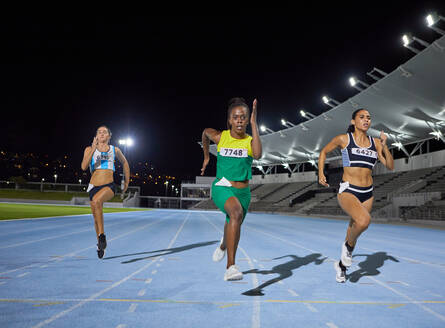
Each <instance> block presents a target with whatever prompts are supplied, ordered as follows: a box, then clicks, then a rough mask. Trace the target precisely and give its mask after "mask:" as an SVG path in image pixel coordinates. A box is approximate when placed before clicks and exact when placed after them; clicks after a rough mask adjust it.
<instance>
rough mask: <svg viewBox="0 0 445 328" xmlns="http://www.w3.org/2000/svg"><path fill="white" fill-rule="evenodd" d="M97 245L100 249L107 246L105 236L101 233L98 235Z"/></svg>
mask: <svg viewBox="0 0 445 328" xmlns="http://www.w3.org/2000/svg"><path fill="white" fill-rule="evenodd" d="M97 247H98V248H99V249H101V250H104V249H105V248H107V237H105V235H104V234H103V233H101V234H100V235H99V243H98V244H97Z"/></svg>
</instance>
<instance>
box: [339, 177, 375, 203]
mask: <svg viewBox="0 0 445 328" xmlns="http://www.w3.org/2000/svg"><path fill="white" fill-rule="evenodd" d="M373 190H374V188H373V186H372V185H370V186H369V187H359V186H354V185H352V184H350V183H349V182H344V181H342V182H340V188H339V190H338V193H339V194H341V193H342V192H349V193H350V194H353V195H354V196H355V197H357V198H358V200H359V201H360V203H364V202H366V201H367V200H368V199H370V198H371V197H372V191H373Z"/></svg>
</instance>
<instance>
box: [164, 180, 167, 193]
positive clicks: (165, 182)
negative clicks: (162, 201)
mask: <svg viewBox="0 0 445 328" xmlns="http://www.w3.org/2000/svg"><path fill="white" fill-rule="evenodd" d="M164 184H165V197H167V190H168V181H165V183H164Z"/></svg>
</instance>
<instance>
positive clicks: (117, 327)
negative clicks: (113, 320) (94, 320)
mask: <svg viewBox="0 0 445 328" xmlns="http://www.w3.org/2000/svg"><path fill="white" fill-rule="evenodd" d="M125 327H127V325H123V324H120V325H117V326H116V328H125Z"/></svg>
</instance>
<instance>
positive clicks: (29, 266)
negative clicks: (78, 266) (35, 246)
mask: <svg viewBox="0 0 445 328" xmlns="http://www.w3.org/2000/svg"><path fill="white" fill-rule="evenodd" d="M107 214H114V213H107ZM88 215H91V214H88ZM169 217H170V216H167V217H165V218H169ZM165 218H164V219H165ZM0 222H1V221H0ZM161 222H162V219H160V220H158V221H155V222H151V223H148V224H146V225H143V226H142V227H140V228H137V229H134V230H131V231H128V232H126V233H123V234H122V235H119V236H116V237H114V238H112V239H109V240H108V242H110V241H113V240H116V239H120V238H122V237H124V236H126V235H128V234H131V233H133V232H137V231H139V230H142V229H145V228H146V227H148V226H151V225H153V224H157V223H161ZM107 227H109V225H107ZM96 247H97V246H96V245H93V246H89V247H86V248H82V249H80V250H78V251H74V252H71V253H67V254H65V255H61V257H62V258H64V257H72V256H74V255H76V254H77V253H81V252H83V251H86V250H88V249H91V248H96ZM55 261H56V259H51V260H50V262H51V263H52V262H55ZM59 261H60V260H59ZM35 266H36V265H35V264H30V265H25V266H23V267H20V268H17V269H12V270H8V271H3V272H0V274H5V273H11V272H15V271H19V270H23V269H28V268H33V267H35Z"/></svg>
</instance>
